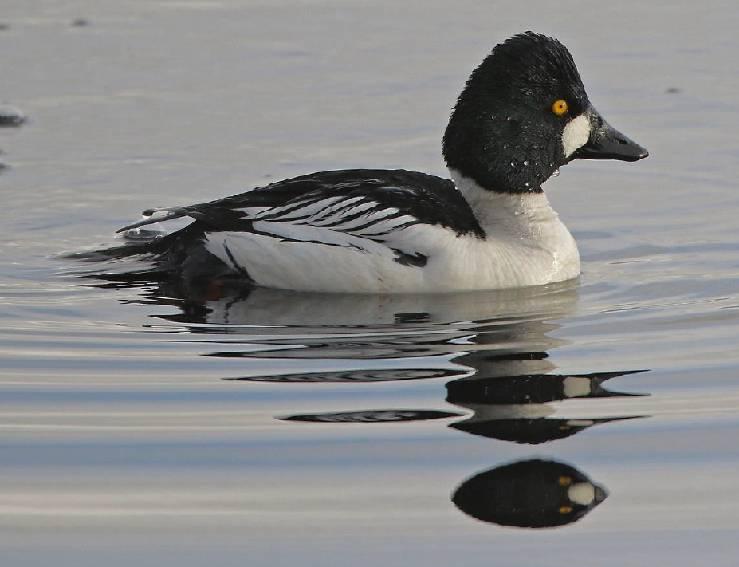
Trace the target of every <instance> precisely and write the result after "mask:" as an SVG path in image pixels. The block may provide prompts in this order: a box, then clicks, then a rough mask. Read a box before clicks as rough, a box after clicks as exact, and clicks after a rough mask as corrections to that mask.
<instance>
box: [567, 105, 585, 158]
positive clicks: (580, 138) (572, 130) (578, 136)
mask: <svg viewBox="0 0 739 567" xmlns="http://www.w3.org/2000/svg"><path fill="white" fill-rule="evenodd" d="M588 138H590V120H588V117H587V116H585V115H584V114H581V115H580V116H578V117H577V118H573V119H572V120H570V121H569V123H568V124H567V126H565V129H564V131H563V132H562V149H563V150H564V153H565V157H570V156H571V155H572V153H573V152H574V151H575V150H577V149H579V148H582V147H583V146H584V145H585V144H587V142H588Z"/></svg>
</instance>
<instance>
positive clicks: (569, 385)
mask: <svg viewBox="0 0 739 567" xmlns="http://www.w3.org/2000/svg"><path fill="white" fill-rule="evenodd" d="M590 390H591V388H590V379H589V378H582V377H579V376H568V377H567V378H565V380H564V394H565V397H566V398H581V397H583V396H587V395H589V394H590Z"/></svg>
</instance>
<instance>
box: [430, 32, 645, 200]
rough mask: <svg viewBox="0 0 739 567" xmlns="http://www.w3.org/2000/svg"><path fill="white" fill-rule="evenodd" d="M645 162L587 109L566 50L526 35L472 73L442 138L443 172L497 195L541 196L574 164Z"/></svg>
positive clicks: (638, 149)
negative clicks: (454, 173) (555, 177)
mask: <svg viewBox="0 0 739 567" xmlns="http://www.w3.org/2000/svg"><path fill="white" fill-rule="evenodd" d="M647 155H648V153H647V150H645V149H644V148H642V147H641V146H640V145H638V144H637V143H635V142H633V141H632V140H630V139H629V138H627V137H626V136H624V135H623V134H621V133H620V132H618V131H617V130H615V129H614V128H613V127H611V126H610V125H609V124H608V123H607V122H606V121H605V120H604V119H603V118H602V117H601V115H600V114H599V113H598V112H597V111H596V110H595V108H593V106H592V104H591V103H590V100H589V99H588V95H587V93H586V92H585V87H584V86H583V84H582V80H581V79H580V74H579V73H578V72H577V67H575V62H574V61H573V60H572V56H571V55H570V52H569V51H567V48H566V47H565V46H564V45H562V44H561V43H560V42H559V41H557V40H556V39H553V38H551V37H546V36H544V35H539V34H535V33H533V32H526V33H522V34H519V35H516V36H514V37H512V38H510V39H509V40H507V41H505V42H504V43H501V44H500V45H498V46H496V47H495V49H493V51H492V53H490V55H488V56H487V57H486V58H485V60H484V61H483V62H482V63H481V64H480V66H479V67H478V68H477V69H475V70H474V71H473V73H472V75H471V76H470V78H469V79H468V80H467V84H466V85H465V88H464V90H463V91H462V94H460V95H459V99H458V100H457V104H456V105H455V107H454V111H453V112H452V116H451V118H450V120H449V125H448V126H447V129H446V132H445V134H444V159H445V160H446V163H447V166H448V167H449V168H450V169H452V170H456V171H457V172H459V174H461V175H463V176H465V177H468V178H471V179H472V180H474V181H475V182H476V183H477V184H478V185H480V186H481V187H483V188H485V189H488V190H491V191H497V192H503V193H533V192H540V191H541V184H542V183H544V181H546V180H547V179H549V177H551V176H552V175H553V174H554V173H555V172H556V171H557V170H558V169H559V167H561V166H562V165H565V164H567V163H569V162H570V161H572V160H573V159H578V158H584V159H618V160H624V161H636V160H639V159H642V158H645V157H647Z"/></svg>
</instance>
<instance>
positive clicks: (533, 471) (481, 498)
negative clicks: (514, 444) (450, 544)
mask: <svg viewBox="0 0 739 567" xmlns="http://www.w3.org/2000/svg"><path fill="white" fill-rule="evenodd" d="M606 496H607V492H606V490H605V489H604V488H602V487H601V486H598V485H597V484H594V483H593V482H592V481H591V480H590V479H589V478H588V477H586V476H585V475H584V474H582V473H581V472H580V471H578V470H577V469H574V468H573V467H571V466H569V465H565V464H563V463H558V462H556V461H549V460H540V459H531V460H527V461H517V462H514V463H510V464H508V465H503V466H500V467H496V468H494V469H490V470H488V471H485V472H483V473H480V474H478V475H475V476H473V477H472V478H469V479H467V480H466V481H464V482H463V483H462V484H461V485H460V486H459V487H458V488H457V490H456V491H455V492H454V494H453V496H452V501H453V502H454V504H455V505H456V506H457V507H458V508H459V509H460V510H461V511H462V512H464V513H465V514H468V515H469V516H472V517H473V518H477V519H478V520H482V521H483V522H491V523H494V524H500V525H502V526H518V527H526V528H547V527H555V526H564V525H566V524H570V523H572V522H576V521H577V520H579V519H580V518H582V517H583V516H584V515H585V514H587V513H588V512H589V511H590V510H592V509H593V508H595V506H597V505H598V504H600V503H601V502H602V501H603V500H605V498H606Z"/></svg>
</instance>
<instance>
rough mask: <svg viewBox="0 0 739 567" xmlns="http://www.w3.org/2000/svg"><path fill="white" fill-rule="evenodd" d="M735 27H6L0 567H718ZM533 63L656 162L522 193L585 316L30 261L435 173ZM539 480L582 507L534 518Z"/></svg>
mask: <svg viewBox="0 0 739 567" xmlns="http://www.w3.org/2000/svg"><path fill="white" fill-rule="evenodd" d="M81 19H83V20H85V21H86V22H87V25H84V26H83V25H79V23H75V22H78V21H80V20H81ZM738 20H739V13H738V12H737V10H736V9H734V7H733V4H732V3H729V2H713V3H708V4H705V3H703V4H700V5H697V4H694V3H686V4H685V5H682V6H680V7H679V9H677V8H676V7H675V6H674V4H669V5H668V4H665V3H652V4H649V5H644V4H643V3H637V2H627V3H625V4H624V3H621V4H619V5H618V6H616V5H613V6H604V7H598V6H590V5H589V6H588V7H587V9H585V8H584V7H583V5H582V4H581V3H578V2H574V1H573V2H564V3H562V2H559V3H557V4H556V5H550V4H543V5H541V6H538V5H533V6H529V7H521V6H519V5H518V4H517V3H513V2H503V3H498V4H496V5H495V6H492V5H490V3H488V2H461V3H455V5H454V7H453V8H452V7H451V5H450V4H447V3H434V4H430V3H428V2H422V3H421V2H418V3H416V2H406V3H391V2H376V3H372V4H362V3H333V2H329V1H323V0H320V1H316V2H280V3H271V2H270V3H268V2H228V1H220V2H219V1H212V2H207V1H202V2H195V1H180V2H168V1H156V2H146V3H137V4H128V3H127V4H126V5H125V6H124V5H123V4H122V3H113V2H109V3H102V2H89V1H88V0H78V1H72V0H70V1H63V2H58V1H56V2H51V1H49V2H34V3H32V4H31V3H28V2H25V1H21V0H5V2H4V3H3V10H2V16H1V17H0V24H4V25H3V26H1V27H0V53H2V54H3V55H2V57H1V58H0V70H2V76H3V77H4V78H5V80H4V81H3V86H2V92H0V99H2V101H4V102H6V103H8V104H11V105H13V106H17V107H19V108H20V109H22V110H23V111H24V112H25V113H26V114H27V115H28V117H29V120H28V122H27V123H26V124H25V125H23V126H22V127H20V128H17V129H9V128H5V129H2V130H0V148H2V150H3V154H2V155H1V156H0V161H1V162H2V163H3V164H5V165H6V166H8V167H7V168H6V169H4V170H3V171H2V174H0V191H2V195H3V208H2V211H0V217H1V218H2V226H3V227H4V229H5V230H4V238H3V242H2V247H3V248H2V268H1V269H0V287H1V290H0V294H1V299H0V301H1V304H2V310H1V311H0V317H1V318H2V319H1V321H2V325H1V326H0V357H1V358H2V365H1V366H0V392H1V395H0V405H1V412H2V413H0V431H1V432H2V435H1V436H0V443H1V444H2V447H1V448H0V455H2V456H1V457H0V463H1V464H2V474H1V475H0V543H1V544H2V549H3V565H12V566H16V565H18V566H20V565H23V566H25V565H29V566H30V565H33V566H35V565H43V564H50V563H51V562H53V563H54V564H55V565H57V566H62V565H99V564H101V563H105V564H106V565H129V564H132V563H136V564H138V565H142V566H144V565H162V564H172V563H175V562H176V563H177V564H178V565H202V564H205V563H206V562H210V563H213V564H218V565H244V564H246V565H270V564H271V565H293V564H296V563H298V562H299V563H303V564H308V565H323V564H339V563H341V564H350V565H376V564H384V565H429V564H430V565H443V564H449V563H452V562H453V563H459V562H461V563H464V564H465V565H490V564H494V565H503V566H520V565H532V564H536V565H548V566H549V565H551V566H556V565H569V564H572V562H573V561H580V562H582V561H586V562H590V563H595V564H598V565H624V564H626V565H653V564H654V563H655V562H656V561H660V562H665V563H669V564H671V565H686V566H688V565H690V566H692V565H696V564H712V565H735V564H736V556H737V554H739V543H737V540H736V536H735V534H736V531H737V529H738V528H739V511H738V510H737V504H736V503H737V501H739V488H738V487H739V483H737V480H739V475H738V474H737V472H736V471H737V470H739V469H738V466H739V448H738V447H739V446H738V445H737V443H736V438H737V427H738V425H739V423H738V421H739V420H738V418H737V410H738V409H739V381H738V380H737V374H738V371H739V352H738V351H737V348H736V337H737V331H738V330H739V285H738V282H739V238H738V237H737V230H736V227H737V222H736V217H737V211H739V192H737V190H736V187H735V186H736V182H735V181H734V178H735V176H736V174H737V171H739V168H738V167H737V165H738V162H739V142H737V140H736V136H735V135H734V133H735V132H736V131H737V128H739V103H737V101H736V96H735V93H736V89H737V87H738V86H739V85H737V79H736V76H737V74H736V72H735V71H736V61H735V53H736V50H737V48H738V47H739V45H738V43H739V40H737V39H736V34H735V33H734V31H735V30H736V27H737V24H739V21H738ZM529 28H530V29H535V30H537V31H544V32H547V33H552V34H555V35H557V36H558V37H560V38H561V39H562V40H563V41H564V42H565V43H566V44H567V45H568V46H569V47H570V49H571V50H572V51H573V53H574V57H575V60H576V61H577V63H578V65H579V67H580V70H581V73H582V75H583V77H584V80H585V84H586V87H587V88H588V91H589V94H590V97H591V99H592V100H593V101H594V103H595V104H596V106H597V107H598V108H599V110H600V111H601V112H602V113H603V114H604V116H605V117H606V118H607V119H608V120H609V121H610V122H611V123H612V124H613V125H614V126H616V127H617V128H619V129H620V130H622V131H623V132H624V133H625V134H627V135H629V136H630V137H632V138H633V139H635V140H637V141H638V142H639V143H642V144H643V145H645V146H646V147H647V148H648V149H649V150H650V153H651V156H650V158H649V159H648V160H646V161H644V162H639V163H638V164H634V165H627V164H622V163H578V164H575V165H572V166H571V167H567V168H565V169H564V170H563V171H562V175H560V176H559V177H557V178H556V179H552V180H551V181H550V182H549V183H548V184H547V187H546V189H547V191H548V193H549V194H550V197H551V200H552V201H553V203H554V205H555V207H556V208H557V210H558V211H559V212H560V213H561V216H562V217H563V219H565V221H566V222H567V224H568V226H570V228H571V229H572V231H573V233H574V234H575V236H576V238H577V240H578V243H579V246H580V250H581V253H582V257H583V275H582V277H581V279H580V281H578V282H571V283H568V284H563V285H559V286H548V287H545V288H540V289H529V290H518V291H509V292H487V293H474V294H461V295H454V294H451V295H445V296H423V297H347V296H343V297H330V296H321V295H306V294H297V293H286V292H275V291H269V290H255V291H253V292H252V293H244V292H243V290H230V289H190V290H187V291H186V292H183V290H182V289H177V288H176V287H172V286H168V285H164V284H160V283H156V282H148V281H141V282H138V283H137V284H135V285H122V284H120V283H116V282H104V281H101V280H96V279H86V278H79V277H75V276H74V275H73V273H72V272H74V271H75V270H79V269H80V266H79V265H70V263H69V262H65V261H62V260H60V259H58V258H55V257H54V256H55V255H56V254H58V253H59V252H62V251H65V250H67V251H68V250H78V249H81V248H83V247H86V246H89V245H91V244H99V243H104V242H110V239H111V233H112V231H113V229H115V228H116V227H118V226H120V225H122V224H125V223H126V222H128V221H130V220H132V219H135V218H136V217H137V215H138V213H139V211H140V210H141V209H143V208H147V207H150V206H157V205H171V204H182V203H189V202H195V201H201V200H206V199H211V198H215V197H217V196H222V195H227V194H231V193H235V192H238V191H240V190H243V189H244V188H246V187H249V186H252V185H259V184H264V183H267V182H269V180H271V179H280V178H284V177H288V176H291V175H297V174H300V173H305V172H309V171H315V170H320V169H328V168H343V167H355V166H367V167H388V168H393V167H406V168H410V169H418V170H421V171H428V172H431V173H439V174H443V173H444V172H443V164H442V162H441V158H440V156H439V139H440V136H441V132H442V131H443V127H444V126H445V121H446V118H447V116H448V112H449V107H450V105H451V104H452V102H453V100H454V97H455V96H456V94H457V92H458V90H459V88H460V87H461V85H462V83H463V81H464V79H465V78H466V75H467V73H468V72H469V70H470V69H471V68H472V66H473V65H475V64H476V63H477V62H478V61H479V59H481V57H482V56H483V54H484V53H486V52H487V51H488V50H489V49H490V48H491V46H492V45H493V44H494V43H495V42H497V41H499V40H501V39H502V38H504V37H506V36H508V35H510V34H512V33H514V32H517V31H521V30H524V29H529ZM573 376H579V378H576V379H575V380H574V381H573V380H572V379H571V378H572V377H573ZM568 377H569V378H570V380H569V382H566V380H567V378H568ZM565 391H569V394H573V393H575V394H578V397H572V398H570V399H566V400H563V399H561V398H563V397H564V394H563V392H565ZM635 394H639V395H635ZM524 402H529V403H524ZM531 402H536V403H531ZM509 465H510V466H509ZM560 477H567V478H569V479H571V481H570V482H572V483H574V484H577V483H579V482H587V481H591V482H592V483H593V484H595V485H598V487H600V488H602V489H603V490H604V491H607V493H608V495H607V498H605V500H603V501H602V502H600V503H597V501H594V503H595V504H597V505H594V506H592V509H585V510H573V511H568V510H563V511H560V509H559V508H560V505H559V501H558V500H557V494H558V492H557V490H555V489H552V488H551V487H552V486H553V485H554V484H558V483H559V478H560ZM554 479H556V481H557V482H556V483H555V482H554ZM515 490H519V491H521V492H522V493H525V494H526V495H527V498H528V500H525V502H526V503H527V505H526V506H519V508H523V511H522V512H520V513H519V512H516V513H513V512H511V506H512V504H511V501H510V500H506V498H507V496H506V495H510V494H512V493H513V491H515ZM491 495H492V496H491ZM602 496H603V495H600V496H599V498H598V499H597V500H600V499H602ZM513 504H516V502H513ZM518 504H520V502H518ZM473 516H477V517H479V518H482V520H478V519H474V518H473ZM563 518H565V519H567V521H570V520H573V519H576V520H577V521H574V522H571V523H567V524H566V525H564V526H560V527H557V528H549V529H534V528H521V527H504V526H502V525H500V524H501V523H502V524H506V523H507V524H511V523H513V524H516V523H518V524H521V523H529V524H537V523H538V524H540V525H541V524H544V525H550V526H551V525H553V524H556V523H562V522H563V521H564V520H563ZM495 522H498V523H495Z"/></svg>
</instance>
